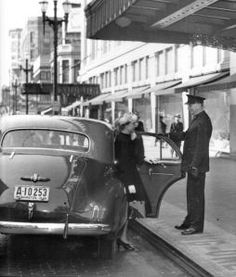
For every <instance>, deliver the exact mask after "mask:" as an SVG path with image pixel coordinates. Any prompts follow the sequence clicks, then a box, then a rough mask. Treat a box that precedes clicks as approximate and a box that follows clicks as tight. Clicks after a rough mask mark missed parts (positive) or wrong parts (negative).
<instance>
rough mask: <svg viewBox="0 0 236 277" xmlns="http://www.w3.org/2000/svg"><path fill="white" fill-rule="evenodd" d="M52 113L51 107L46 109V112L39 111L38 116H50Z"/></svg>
mask: <svg viewBox="0 0 236 277" xmlns="http://www.w3.org/2000/svg"><path fill="white" fill-rule="evenodd" d="M52 112H53V110H52V107H49V108H47V109H46V110H44V111H41V113H40V114H42V115H45V114H52Z"/></svg>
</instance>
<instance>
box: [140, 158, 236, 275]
mask: <svg viewBox="0 0 236 277" xmlns="http://www.w3.org/2000/svg"><path fill="white" fill-rule="evenodd" d="M235 180H236V161H235V160H233V159H222V158H218V159H212V160H211V171H210V173H208V175H207V179H206V195H205V198H206V218H205V227H204V233H203V234H194V235H189V236H183V235H181V231H179V230H176V229H175V228H174V226H175V225H179V224H181V223H182V221H183V219H184V217H185V216H186V200H185V198H186V196H185V195H186V179H183V180H181V181H179V182H178V183H176V184H174V185H173V187H171V188H170V192H167V193H166V196H164V199H163V202H162V204H161V208H160V215H159V218H158V219H137V220H138V221H139V223H141V224H143V225H145V226H146V227H147V228H148V229H150V230H151V231H152V232H154V233H155V234H156V235H157V236H158V237H160V238H162V239H163V240H164V241H166V242H167V243H168V244H170V245H172V246H173V247H174V248H175V249H177V250H178V251H180V252H181V253H183V254H184V255H185V256H187V257H188V258H189V259H191V260H192V261H194V262H195V263H197V264H198V265H199V266H200V267H202V268H203V269H205V271H207V272H209V275H212V276H216V277H231V276H232V277H233V276H234V277H235V276H236V228H235V226H236V204H235V202H236V201H235V199H236V183H235Z"/></svg>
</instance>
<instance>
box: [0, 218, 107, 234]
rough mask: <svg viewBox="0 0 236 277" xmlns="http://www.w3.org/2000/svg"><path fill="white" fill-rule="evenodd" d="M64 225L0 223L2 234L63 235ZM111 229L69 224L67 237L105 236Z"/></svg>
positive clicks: (103, 225)
mask: <svg viewBox="0 0 236 277" xmlns="http://www.w3.org/2000/svg"><path fill="white" fill-rule="evenodd" d="M64 229H65V224H64V223H34V222H26V223H24V222H9V221H0V233H2V234H36V235H37V234H53V235H63V233H64ZM110 231H111V227H110V226H109V225H106V224H98V223H89V224H85V223H77V224H76V223H69V224H68V235H106V234H108V233H109V232H110Z"/></svg>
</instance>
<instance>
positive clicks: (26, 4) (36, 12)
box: [0, 0, 63, 88]
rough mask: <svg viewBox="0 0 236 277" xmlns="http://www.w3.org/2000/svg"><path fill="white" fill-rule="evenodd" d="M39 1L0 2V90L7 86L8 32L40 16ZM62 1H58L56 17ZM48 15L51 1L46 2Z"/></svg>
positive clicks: (50, 13) (51, 4)
mask: <svg viewBox="0 0 236 277" xmlns="http://www.w3.org/2000/svg"><path fill="white" fill-rule="evenodd" d="M39 2H40V0H0V88H1V86H2V85H9V56H10V51H9V37H8V33H9V30H11V29H15V28H24V26H25V23H26V21H27V19H28V18H29V17H34V16H41V7H40V4H39ZM62 2H63V1H62V0H58V10H59V12H58V15H60V12H62V11H60V7H61V6H62ZM48 3H49V5H48V14H47V15H49V16H52V14H53V0H48Z"/></svg>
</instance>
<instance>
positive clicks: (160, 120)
mask: <svg viewBox="0 0 236 277" xmlns="http://www.w3.org/2000/svg"><path fill="white" fill-rule="evenodd" d="M159 122H160V133H161V134H163V135H164V134H166V127H167V126H166V124H165V122H164V117H163V115H160V116H159Z"/></svg>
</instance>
